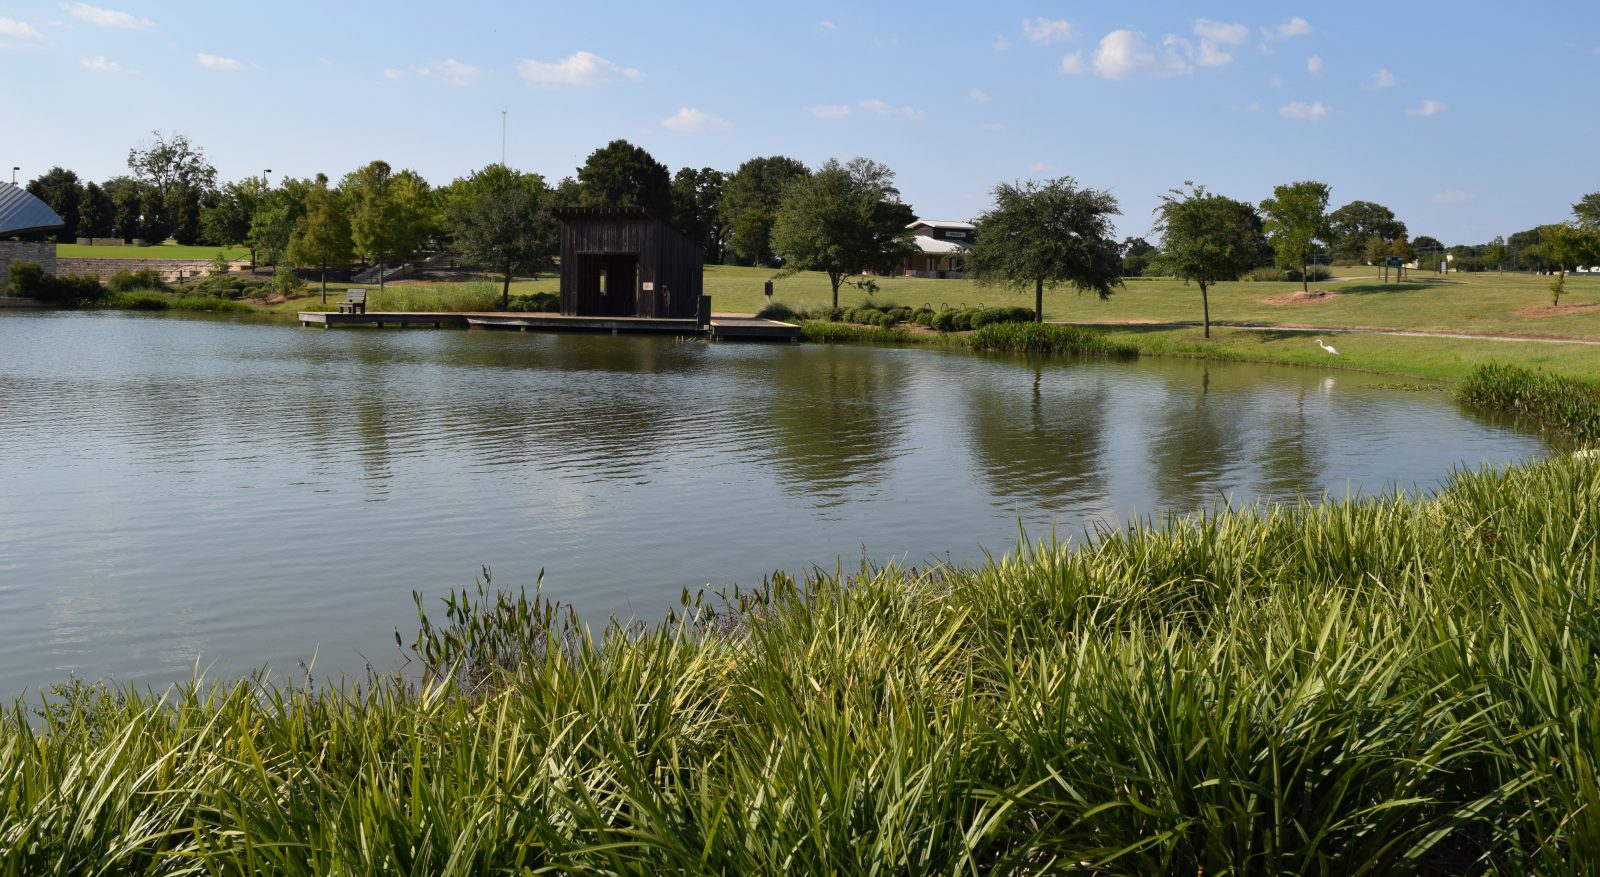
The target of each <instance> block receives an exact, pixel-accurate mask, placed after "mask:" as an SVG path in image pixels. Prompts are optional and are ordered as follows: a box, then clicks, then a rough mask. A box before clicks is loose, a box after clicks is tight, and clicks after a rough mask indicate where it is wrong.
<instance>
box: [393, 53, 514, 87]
mask: <svg viewBox="0 0 1600 877" xmlns="http://www.w3.org/2000/svg"><path fill="white" fill-rule="evenodd" d="M488 72H489V71H487V70H484V69H483V68H481V67H474V66H472V65H471V64H463V63H462V62H460V61H457V60H456V59H454V58H447V59H445V60H443V61H432V62H429V63H427V64H424V65H423V66H421V67H418V68H417V75H419V76H437V77H439V78H440V79H443V80H444V81H445V82H448V83H450V84H451V85H462V86H466V85H471V84H472V83H473V82H475V81H477V79H478V77H480V76H482V75H484V74H485V73H488ZM384 75H385V76H388V75H389V72H388V71H387V70H385V71H384Z"/></svg>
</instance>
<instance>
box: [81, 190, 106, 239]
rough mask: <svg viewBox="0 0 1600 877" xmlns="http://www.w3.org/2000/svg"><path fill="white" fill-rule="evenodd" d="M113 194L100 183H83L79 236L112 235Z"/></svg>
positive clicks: (102, 236) (99, 236) (96, 236)
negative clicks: (107, 191)
mask: <svg viewBox="0 0 1600 877" xmlns="http://www.w3.org/2000/svg"><path fill="white" fill-rule="evenodd" d="M111 213H112V205H111V196H110V195H108V194H106V190H105V189H103V188H101V187H100V185H99V184H98V183H94V182H89V183H84V184H83V201H82V203H81V205H80V206H79V208H78V236H79V237H86V238H108V237H111Z"/></svg>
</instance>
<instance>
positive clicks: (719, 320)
mask: <svg viewBox="0 0 1600 877" xmlns="http://www.w3.org/2000/svg"><path fill="white" fill-rule="evenodd" d="M299 318H300V325H302V326H321V327H322V328H324V329H332V328H335V327H361V326H365V327H371V328H378V329H385V328H391V327H392V328H396V329H406V328H425V329H499V330H518V331H522V332H528V331H539V332H563V331H565V332H609V333H611V334H613V335H619V334H624V333H626V334H641V333H642V334H651V333H653V334H667V335H703V336H705V337H708V338H715V339H719V340H738V339H750V340H759V341H793V340H796V339H798V338H799V337H800V328H799V327H798V326H794V325H791V324H789V323H780V322H778V321H776V320H763V319H758V318H756V317H749V316H741V315H737V314H712V315H711V323H710V325H707V326H702V325H700V323H699V322H697V321H696V320H693V319H688V320H683V319H662V318H655V317H568V316H563V315H561V314H551V313H517V312H495V313H440V312H418V311H369V312H367V313H364V314H338V313H328V312H324V311H301V312H300V314H299Z"/></svg>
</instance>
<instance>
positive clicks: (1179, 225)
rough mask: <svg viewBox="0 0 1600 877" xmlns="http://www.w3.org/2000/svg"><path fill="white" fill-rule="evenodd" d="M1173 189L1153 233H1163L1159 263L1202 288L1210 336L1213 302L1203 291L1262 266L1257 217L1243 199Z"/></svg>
mask: <svg viewBox="0 0 1600 877" xmlns="http://www.w3.org/2000/svg"><path fill="white" fill-rule="evenodd" d="M1184 185H1185V186H1186V187H1187V189H1186V190H1185V189H1173V190H1171V191H1170V192H1169V193H1168V194H1166V195H1163V196H1162V198H1161V206H1159V207H1157V208H1156V230H1157V231H1158V232H1160V234H1161V253H1162V263H1163V264H1164V265H1165V266H1166V268H1167V270H1168V271H1170V272H1172V274H1173V275H1174V276H1176V277H1180V278H1182V279H1183V280H1184V281H1185V282H1193V283H1196V284H1198V285H1199V286H1200V308H1201V313H1202V315H1203V318H1204V321H1205V336H1206V337H1207V338H1210V337H1211V302H1210V300H1209V298H1208V297H1207V290H1208V289H1209V288H1210V286H1211V285H1212V284H1214V283H1219V282H1222V281H1226V280H1238V279H1239V275H1241V274H1243V273H1244V272H1246V271H1249V270H1250V269H1251V268H1254V267H1256V266H1257V265H1258V264H1260V259H1261V245H1262V240H1263V235H1262V232H1261V217H1260V215H1258V214H1257V213H1256V209H1255V208H1254V207H1252V206H1250V205H1249V204H1246V203H1245V202H1243V201H1235V200H1233V199H1232V198H1227V197H1224V196H1222V195H1213V194H1211V193H1210V192H1207V191H1206V190H1205V187H1204V186H1196V185H1195V184H1194V183H1184Z"/></svg>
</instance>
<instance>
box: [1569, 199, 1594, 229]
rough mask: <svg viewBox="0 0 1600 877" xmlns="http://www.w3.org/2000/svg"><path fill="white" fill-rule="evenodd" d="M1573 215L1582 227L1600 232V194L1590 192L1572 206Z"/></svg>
mask: <svg viewBox="0 0 1600 877" xmlns="http://www.w3.org/2000/svg"><path fill="white" fill-rule="evenodd" d="M1572 213H1573V215H1574V216H1576V217H1578V223H1579V224H1580V225H1586V226H1588V227H1589V228H1592V229H1595V230H1597V231H1600V192H1590V193H1589V194H1587V195H1585V196H1583V197H1582V198H1579V199H1578V203H1576V204H1574V205H1572Z"/></svg>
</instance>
